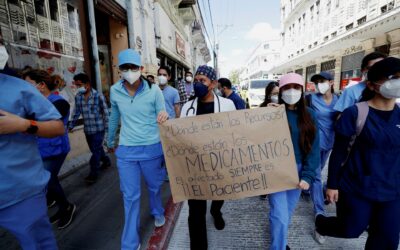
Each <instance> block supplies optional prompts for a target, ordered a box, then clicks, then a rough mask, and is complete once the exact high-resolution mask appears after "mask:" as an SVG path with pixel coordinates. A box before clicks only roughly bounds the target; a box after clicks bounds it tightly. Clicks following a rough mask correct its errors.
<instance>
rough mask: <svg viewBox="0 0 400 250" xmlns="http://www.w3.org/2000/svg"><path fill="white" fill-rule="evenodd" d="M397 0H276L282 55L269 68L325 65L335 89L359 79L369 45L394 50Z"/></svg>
mask: <svg viewBox="0 0 400 250" xmlns="http://www.w3.org/2000/svg"><path fill="white" fill-rule="evenodd" d="M399 23H400V0H347V1H344V0H312V1H309V0H281V31H282V33H281V39H282V41H281V42H282V50H281V51H282V55H281V61H280V63H279V64H278V65H277V66H276V67H274V68H273V69H272V71H273V72H275V73H288V72H296V73H299V74H301V75H303V76H304V78H305V79H306V88H307V90H308V91H312V90H314V88H315V87H314V86H313V84H312V83H310V78H311V76H312V75H313V74H315V73H317V72H319V71H330V72H331V73H332V74H333V75H334V76H335V89H336V90H341V89H343V88H345V87H346V86H347V84H348V83H349V82H350V81H352V80H353V81H358V80H360V79H361V72H360V66H361V60H362V58H363V57H364V56H365V55H366V54H368V53H370V52H373V51H380V52H384V53H387V54H389V55H391V56H400V24H399Z"/></svg>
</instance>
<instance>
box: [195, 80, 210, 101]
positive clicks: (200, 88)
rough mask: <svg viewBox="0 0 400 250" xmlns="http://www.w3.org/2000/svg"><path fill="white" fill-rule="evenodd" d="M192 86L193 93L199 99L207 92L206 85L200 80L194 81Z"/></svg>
mask: <svg viewBox="0 0 400 250" xmlns="http://www.w3.org/2000/svg"><path fill="white" fill-rule="evenodd" d="M193 88H194V95H195V96H196V97H198V98H200V99H201V98H203V97H205V96H206V95H207V94H208V87H207V86H206V85H204V84H203V83H201V82H195V83H194V86H193Z"/></svg>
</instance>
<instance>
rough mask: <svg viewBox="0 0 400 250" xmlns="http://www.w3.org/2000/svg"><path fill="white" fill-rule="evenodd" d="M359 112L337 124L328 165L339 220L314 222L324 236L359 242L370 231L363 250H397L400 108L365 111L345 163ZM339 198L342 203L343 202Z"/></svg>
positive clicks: (346, 114)
mask: <svg viewBox="0 0 400 250" xmlns="http://www.w3.org/2000/svg"><path fill="white" fill-rule="evenodd" d="M357 114H358V111H357V108H356V106H352V107H350V108H348V109H346V110H345V111H344V112H343V113H342V116H341V118H340V119H339V120H338V122H337V126H336V136H335V145H334V147H333V151H332V155H331V159H330V161H329V175H328V188H330V189H338V190H339V202H338V204H337V206H338V211H337V217H323V216H319V217H320V218H317V221H316V226H317V231H318V232H319V233H320V234H322V235H327V236H332V237H341V238H357V237H359V236H360V235H361V234H362V233H363V231H365V230H366V229H367V228H368V240H367V243H366V246H365V249H391V250H392V249H393V250H395V249H397V247H398V244H399V233H400V128H399V124H400V108H399V107H398V106H397V105H396V106H395V107H394V109H393V111H380V110H376V109H373V108H371V107H370V108H369V113H368V117H367V120H366V122H365V125H364V128H363V130H362V131H361V134H360V135H359V136H358V137H357V138H356V141H355V143H354V145H353V147H352V150H351V153H350V155H349V159H348V160H347V162H346V164H345V165H344V166H341V163H343V162H344V161H345V159H346V158H347V154H348V153H347V150H346V146H347V145H348V143H349V141H350V138H351V136H352V135H354V134H355V133H356V122H355V121H356V119H357ZM341 197H342V198H341Z"/></svg>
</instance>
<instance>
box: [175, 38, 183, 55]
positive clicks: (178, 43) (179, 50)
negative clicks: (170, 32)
mask: <svg viewBox="0 0 400 250" xmlns="http://www.w3.org/2000/svg"><path fill="white" fill-rule="evenodd" d="M175 37H176V52H177V53H178V55H180V56H182V57H183V58H185V41H184V40H183V39H182V37H181V36H180V35H179V34H178V32H175Z"/></svg>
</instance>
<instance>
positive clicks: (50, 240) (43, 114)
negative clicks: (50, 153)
mask: <svg viewBox="0 0 400 250" xmlns="http://www.w3.org/2000/svg"><path fill="white" fill-rule="evenodd" d="M0 40H1V38H0ZM7 59H8V54H7V51H6V49H5V47H4V45H3V43H2V42H1V41H0V69H3V68H4V66H5V64H6V62H7ZM0 88H1V89H2V91H0V100H1V101H0V159H1V160H0V161H1V163H0V228H4V229H6V230H8V231H9V232H11V233H12V234H13V235H14V236H15V237H16V238H17V240H18V241H19V243H20V245H21V248H22V249H45V250H47V249H48V250H54V249H57V243H56V240H55V237H54V233H53V231H52V227H51V224H50V222H49V217H48V216H47V206H46V185H47V183H48V181H49V178H50V173H49V172H47V171H46V170H45V169H44V167H43V162H42V159H41V157H40V154H39V149H38V146H37V142H36V136H41V137H48V138H51V137H56V136H62V135H63V134H64V131H65V130H64V126H63V123H62V121H60V120H59V119H60V118H61V115H60V114H59V113H58V111H57V109H56V108H55V107H54V106H53V105H52V104H51V102H50V101H48V100H47V99H46V98H45V97H44V96H42V94H40V92H39V91H38V90H37V89H36V88H35V87H33V86H31V85H30V84H28V83H27V82H25V81H23V80H22V79H19V78H15V77H12V76H9V75H5V74H1V73H0Z"/></svg>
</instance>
